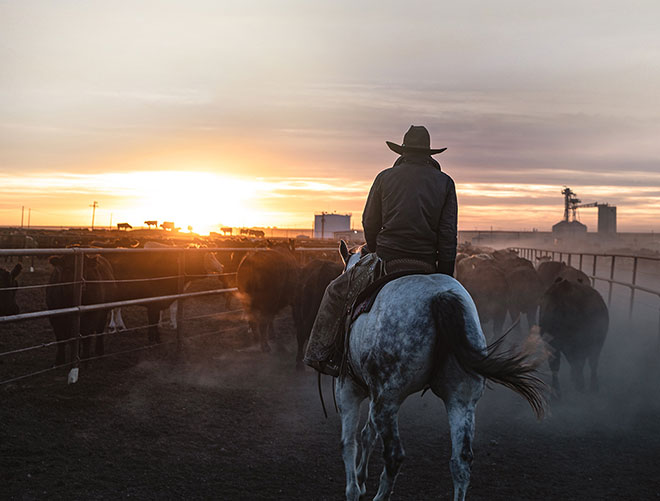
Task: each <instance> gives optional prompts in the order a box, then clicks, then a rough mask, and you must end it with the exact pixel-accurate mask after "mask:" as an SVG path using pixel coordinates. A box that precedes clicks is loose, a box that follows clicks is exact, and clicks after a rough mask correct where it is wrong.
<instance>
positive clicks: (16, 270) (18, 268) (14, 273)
mask: <svg viewBox="0 0 660 501" xmlns="http://www.w3.org/2000/svg"><path fill="white" fill-rule="evenodd" d="M22 269H23V265H22V264H21V263H17V264H16V266H14V269H13V270H11V278H12V279H15V278H16V277H17V276H18V274H19V273H20V272H21V270H22Z"/></svg>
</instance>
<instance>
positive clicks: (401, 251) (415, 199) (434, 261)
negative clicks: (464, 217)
mask: <svg viewBox="0 0 660 501" xmlns="http://www.w3.org/2000/svg"><path fill="white" fill-rule="evenodd" d="M386 143H387V145H388V146H389V148H390V149H391V150H392V151H394V152H396V153H398V154H399V155H400V157H399V158H398V159H397V160H396V162H394V165H393V166H392V167H390V168H389V169H385V170H384V171H382V172H380V173H379V174H378V176H376V179H375V180H374V183H373V185H372V187H371V190H370V191H369V196H368V198H367V202H366V205H365V207H364V212H363V215H362V226H363V227H364V236H365V240H366V242H367V243H366V246H367V249H363V250H362V254H363V255H364V254H366V255H364V257H362V259H361V260H360V261H359V262H358V263H357V265H355V266H353V267H352V268H351V269H350V270H349V271H347V272H346V273H344V274H342V275H340V276H339V277H338V278H337V279H335V280H334V281H333V282H331V283H330V285H328V287H327V289H326V291H325V294H324V296H323V300H322V302H321V306H320V308H319V312H318V314H317V316H316V320H315V321H314V326H313V327H312V332H311V335H310V339H309V344H308V346H307V351H306V353H305V359H304V362H305V363H306V364H307V365H309V366H310V367H313V368H314V369H316V370H318V371H319V372H322V373H324V374H329V375H331V376H335V377H336V376H338V375H339V361H340V360H341V349H342V348H341V342H342V341H343V336H342V334H343V332H344V330H345V326H346V323H347V319H346V316H347V314H349V313H350V311H349V310H350V307H351V306H352V305H353V302H354V301H355V299H356V298H357V296H358V294H359V293H360V292H362V291H363V290H364V289H365V288H366V287H367V286H368V285H370V284H371V283H373V282H374V281H375V280H376V279H378V278H379V277H380V276H381V275H383V274H389V275H393V274H396V276H401V275H404V274H429V273H444V274H446V275H453V273H454V261H455V259H456V243H457V242H456V222H457V202H456V189H455V187H454V181H453V180H452V179H451V177H449V176H448V175H447V174H445V173H444V172H442V170H441V168H440V164H439V163H438V162H437V161H436V160H435V159H433V158H432V155H435V154H437V153H441V152H443V151H445V150H446V148H441V149H432V148H431V138H430V135H429V132H428V130H427V129H426V127H423V126H415V125H413V126H411V127H410V129H409V130H408V132H406V134H405V135H404V137H403V144H401V145H398V144H395V143H392V142H390V141H386ZM367 252H370V253H367ZM393 276H394V275H393ZM349 321H350V319H349Z"/></svg>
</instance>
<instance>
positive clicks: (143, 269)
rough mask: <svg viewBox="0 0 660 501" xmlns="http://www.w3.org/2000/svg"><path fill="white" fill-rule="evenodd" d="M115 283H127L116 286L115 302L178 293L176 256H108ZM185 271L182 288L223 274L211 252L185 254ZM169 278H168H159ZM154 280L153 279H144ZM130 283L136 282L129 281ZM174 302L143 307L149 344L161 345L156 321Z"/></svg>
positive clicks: (146, 246)
mask: <svg viewBox="0 0 660 501" xmlns="http://www.w3.org/2000/svg"><path fill="white" fill-rule="evenodd" d="M148 247H152V248H154V247H166V246H162V245H153V244H152V245H150V246H149V245H146V244H145V248H148ZM107 256H108V260H109V261H110V263H111V264H112V268H113V270H114V272H115V277H116V278H117V280H120V281H121V280H128V282H118V283H117V300H118V301H123V300H128V299H142V298H146V297H154V296H169V295H174V294H178V293H179V279H178V277H177V275H178V274H179V264H178V256H177V254H176V253H169V252H153V253H130V254H124V253H122V254H108V255H107ZM184 272H185V274H186V275H188V277H186V278H185V279H184V285H185V284H187V283H189V282H190V281H191V280H193V279H194V278H195V277H194V275H197V276H200V275H206V274H209V273H222V272H223V267H222V264H220V262H219V261H218V260H217V259H216V257H215V256H214V255H213V254H212V253H210V252H202V251H199V252H187V253H186V254H185V261H184ZM162 277H170V278H162ZM144 279H154V280H144ZM130 280H138V281H134V282H131V281H130ZM173 301H174V300H171V299H170V300H163V301H159V302H157V303H149V304H145V305H144V306H145V308H147V318H148V322H149V327H148V335H149V342H151V343H158V342H160V333H159V331H158V320H159V316H160V311H161V310H164V309H167V308H168V307H169V306H170V305H171V304H172V303H173Z"/></svg>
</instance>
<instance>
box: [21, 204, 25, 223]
mask: <svg viewBox="0 0 660 501" xmlns="http://www.w3.org/2000/svg"><path fill="white" fill-rule="evenodd" d="M24 214H25V205H21V228H22V227H23V215H24Z"/></svg>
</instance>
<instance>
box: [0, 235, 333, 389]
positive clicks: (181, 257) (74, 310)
mask: <svg viewBox="0 0 660 501" xmlns="http://www.w3.org/2000/svg"><path fill="white" fill-rule="evenodd" d="M265 250H268V249H267V248H262V247H259V248H245V247H236V248H226V247H218V248H172V247H162V248H161V247H157V248H148V249H124V248H118V249H114V248H86V247H74V248H65V249H0V257H2V256H52V255H58V256H61V255H71V254H72V255H73V256H74V276H73V280H72V281H71V282H67V283H66V284H42V285H32V286H27V287H20V286H19V287H8V288H4V289H0V291H2V290H20V289H25V288H37V287H39V288H47V287H53V286H61V285H72V286H73V305H72V306H70V307H67V308H59V309H53V310H41V311H34V312H29V313H19V314H16V315H7V316H0V324H7V323H12V322H19V321H26V320H34V319H40V318H50V317H54V316H61V315H72V319H73V329H72V332H73V337H72V338H69V339H64V340H57V341H53V342H48V343H41V344H38V345H34V346H27V347H23V348H18V349H13V350H8V351H5V352H2V353H0V359H1V358H2V357H5V356H9V355H15V354H18V353H25V352H28V351H34V350H38V349H45V348H49V347H51V346H57V345H59V344H65V343H73V350H72V351H73V353H75V354H76V356H75V358H74V360H72V361H71V362H67V363H65V364H60V365H54V366H52V367H48V368H46V369H43V370H38V371H34V372H30V373H27V374H22V375H20V376H16V377H12V378H10V379H6V380H3V381H0V386H1V385H4V384H8V383H12V382H16V381H19V380H22V379H25V378H28V377H32V376H36V375H39V374H44V373H46V372H50V371H54V370H57V369H61V368H65V367H70V368H75V369H78V367H79V365H80V362H81V361H82V360H81V359H80V356H79V345H80V343H81V342H82V341H83V340H87V339H90V338H96V337H99V336H108V335H110V333H108V332H104V333H102V334H92V335H85V336H84V335H82V333H81V331H80V316H81V314H83V313H86V312H92V311H99V310H110V309H114V308H121V307H124V306H134V305H148V304H151V303H158V302H165V301H175V300H179V299H190V298H199V297H203V296H211V295H221V294H228V293H233V292H236V291H237V290H238V289H237V288H236V287H225V288H220V289H212V290H206V291H199V292H184V286H185V283H186V278H188V279H192V278H205V277H220V276H223V275H225V276H229V275H236V272H233V273H214V274H209V275H186V273H185V259H186V255H187V254H189V253H195V252H197V253H199V252H245V253H249V252H259V251H265ZM295 252H296V256H297V258H298V262H299V263H301V264H304V263H305V261H306V254H308V253H310V252H334V253H336V252H337V249H336V248H334V247H333V248H314V247H309V248H307V247H304V248H298V249H296V251H295ZM119 253H125V254H137V253H174V254H176V256H177V266H178V273H177V274H176V275H172V276H167V277H157V278H147V279H132V280H114V281H110V282H115V283H120V282H137V281H157V280H165V279H167V280H172V279H175V278H176V279H177V288H178V292H177V294H172V295H166V296H154V297H145V298H141V299H131V300H124V301H113V302H107V303H99V304H92V305H83V304H82V293H83V285H84V284H85V282H86V281H85V279H84V257H85V255H87V254H119ZM90 282H91V281H88V283H90ZM96 282H97V283H98V282H99V281H96ZM181 306H183V305H182V304H181ZM242 311H243V310H241V309H238V310H229V311H224V312H218V313H214V314H211V315H201V316H197V317H188V318H184V316H183V307H179V308H178V309H177V313H176V315H177V316H176V320H177V322H176V324H177V327H176V338H175V340H173V341H168V342H160V343H154V344H149V345H146V346H142V347H140V348H135V349H130V350H123V351H119V352H114V353H110V354H106V355H100V356H95V357H90V358H86V359H84V361H92V360H98V359H101V358H108V357H112V356H118V355H125V354H127V353H132V352H136V351H141V350H148V349H152V348H156V347H159V346H165V345H171V344H174V343H176V345H177V349H180V348H181V344H182V340H183V327H182V326H183V321H184V320H193V319H199V318H203V317H209V316H222V315H227V314H232V313H240V312H242ZM156 325H157V324H156ZM149 327H154V325H141V326H139V327H136V328H132V329H127V330H128V331H134V330H138V329H144V328H149ZM239 328H243V326H240V327H232V328H230V329H225V330H220V331H218V330H215V331H212V332H207V333H202V334H196V335H194V336H187V337H186V340H189V339H196V338H201V337H204V336H209V335H213V334H221V333H223V332H229V331H232V330H236V329H239ZM122 332H126V331H122Z"/></svg>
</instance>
